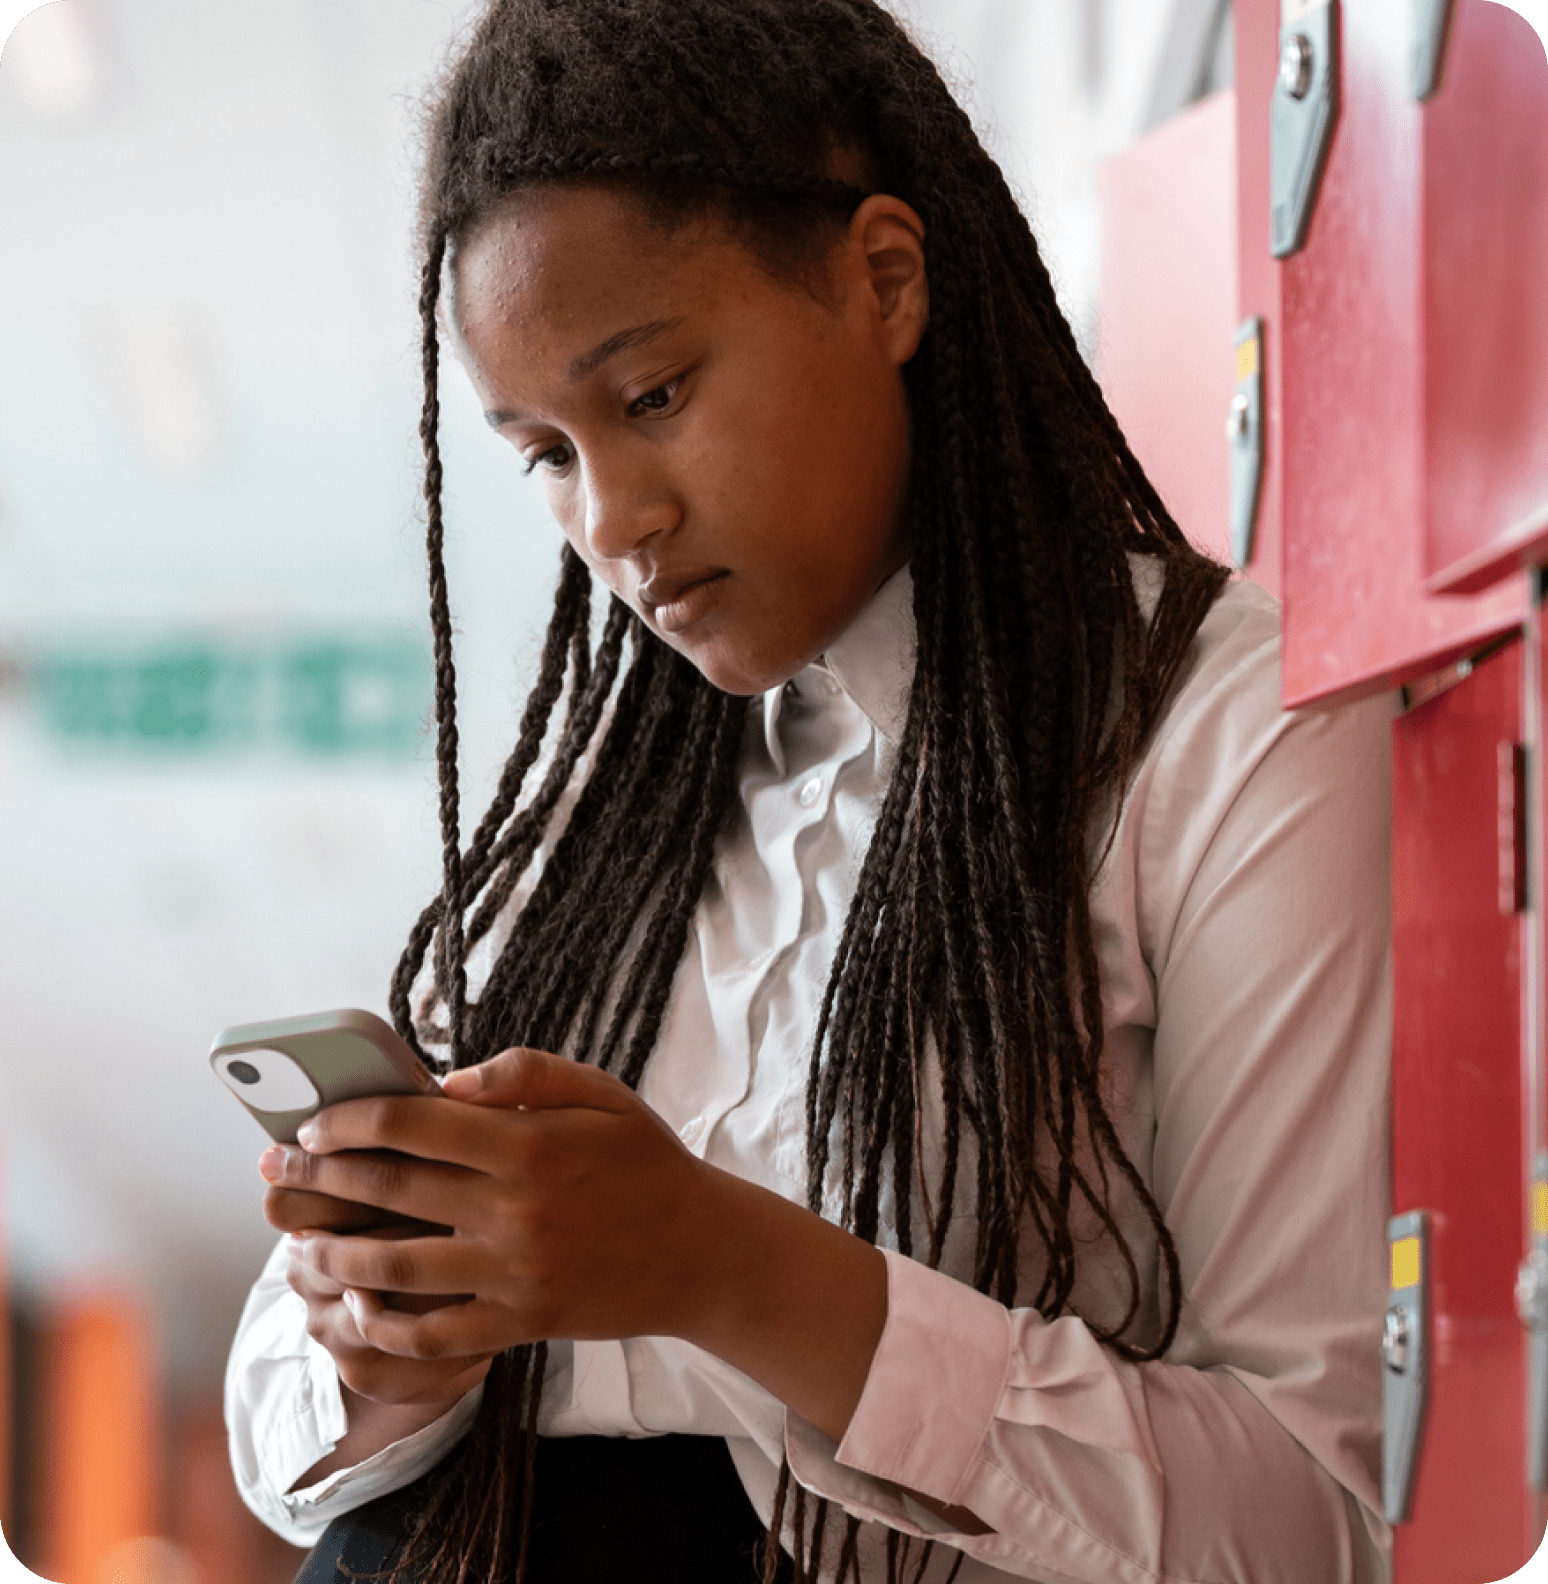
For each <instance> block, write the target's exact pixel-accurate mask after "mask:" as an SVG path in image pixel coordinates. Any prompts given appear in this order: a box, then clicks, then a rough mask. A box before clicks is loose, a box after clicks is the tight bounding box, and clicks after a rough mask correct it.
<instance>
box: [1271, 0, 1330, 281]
mask: <svg viewBox="0 0 1548 1584" xmlns="http://www.w3.org/2000/svg"><path fill="white" fill-rule="evenodd" d="M1337 10H1338V6H1337V0H1280V6H1279V77H1278V80H1277V81H1276V82H1275V84H1274V97H1273V101H1272V104H1271V106H1270V110H1269V229H1270V232H1271V238H1270V247H1271V250H1272V252H1273V254H1274V257H1275V258H1287V257H1289V255H1290V254H1292V253H1294V252H1295V251H1296V250H1297V249H1298V248H1299V247H1300V246H1301V244H1302V243H1303V242H1304V241H1305V240H1306V228H1307V226H1308V225H1309V224H1310V222H1311V213H1312V206H1313V205H1314V204H1315V202H1316V199H1317V186H1318V183H1319V182H1320V181H1321V180H1322V167H1323V166H1324V164H1326V162H1327V155H1328V143H1329V141H1330V140H1331V138H1332V135H1333V122H1334V119H1335V118H1336V116H1337V114H1338V60H1337V50H1338V14H1337Z"/></svg>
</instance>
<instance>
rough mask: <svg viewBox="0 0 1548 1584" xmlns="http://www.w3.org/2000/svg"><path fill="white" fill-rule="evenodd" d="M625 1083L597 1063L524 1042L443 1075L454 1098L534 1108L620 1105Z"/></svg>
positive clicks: (606, 1108) (445, 1091) (611, 1108)
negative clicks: (592, 1064)
mask: <svg viewBox="0 0 1548 1584" xmlns="http://www.w3.org/2000/svg"><path fill="white" fill-rule="evenodd" d="M620 1088H622V1086H621V1085H620V1084H619V1083H618V1080H617V1079H616V1078H613V1077H611V1076H609V1075H608V1074H607V1073H605V1072H601V1071H599V1070H598V1069H597V1068H595V1067H587V1066H585V1065H583V1064H582V1063H580V1062H573V1061H567V1060H566V1059H565V1058H564V1057H563V1056H553V1055H550V1054H549V1053H548V1052H547V1051H536V1050H524V1049H520V1048H518V1049H515V1050H507V1051H501V1052H500V1054H499V1055H498V1056H491V1057H490V1059H489V1060H488V1061H486V1062H480V1063H479V1064H478V1065H477V1066H476V1067H460V1068H458V1069H457V1071H456V1072H452V1073H448V1074H447V1075H446V1077H445V1078H443V1079H442V1080H441V1091H442V1093H443V1094H448V1095H450V1096H451V1097H452V1099H453V1100H469V1101H472V1102H473V1103H474V1104H476V1105H499V1106H516V1107H521V1108H523V1109H525V1110H529V1111H542V1110H549V1109H552V1108H554V1107H558V1106H591V1107H593V1108H596V1109H599V1110H604V1111H615V1110H617V1109H618V1093H617V1091H618V1090H619V1089H620ZM623 1092H624V1093H625V1094H627V1093H628V1091H627V1090H624V1091H623Z"/></svg>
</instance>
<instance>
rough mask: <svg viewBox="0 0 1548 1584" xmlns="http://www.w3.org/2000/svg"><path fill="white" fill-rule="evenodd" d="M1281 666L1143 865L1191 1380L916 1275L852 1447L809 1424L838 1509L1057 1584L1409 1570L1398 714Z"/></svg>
mask: <svg viewBox="0 0 1548 1584" xmlns="http://www.w3.org/2000/svg"><path fill="white" fill-rule="evenodd" d="M1265 669H1266V668H1265V666H1264V664H1263V662H1262V657H1261V655H1260V656H1258V658H1257V659H1255V660H1250V661H1249V662H1247V663H1245V666H1244V669H1241V670H1239V671H1238V672H1237V673H1236V674H1234V675H1226V674H1222V676H1221V677H1220V678H1218V682H1219V685H1218V686H1216V687H1214V688H1212V689H1211V690H1209V692H1208V696H1207V697H1206V698H1205V699H1204V700H1203V701H1202V702H1201V703H1199V705H1198V707H1197V708H1196V709H1193V710H1192V711H1191V713H1190V711H1188V710H1184V711H1183V714H1182V718H1181V719H1180V720H1177V721H1175V722H1174V723H1173V724H1174V726H1175V729H1173V730H1170V731H1169V733H1168V736H1167V738H1166V740H1165V741H1164V742H1162V743H1161V744H1160V745H1159V746H1158V747H1157V749H1156V750H1155V752H1154V753H1153V755H1152V759H1151V762H1150V764H1149V765H1148V766H1147V767H1146V769H1145V770H1144V772H1143V773H1142V775H1141V777H1140V778H1139V779H1138V780H1137V782H1136V787H1135V791H1134V794H1133V797H1134V800H1135V806H1134V807H1132V808H1131V810H1130V813H1131V815H1132V817H1133V818H1134V819H1135V820H1136V821H1137V822H1138V825H1137V828H1136V830H1135V832H1134V837H1133V841H1132V844H1131V845H1130V846H1129V847H1128V848H1127V849H1126V850H1125V854H1126V855H1120V856H1119V861H1120V862H1124V863H1128V864H1130V865H1131V866H1132V873H1133V877H1134V886H1135V890H1136V893H1137V895H1138V897H1139V901H1138V902H1137V903H1136V908H1135V919H1136V928H1137V932H1138V935H1139V938H1140V944H1141V946H1142V948H1143V951H1144V956H1145V960H1146V962H1147V964H1148V965H1149V967H1150V970H1151V972H1152V974H1153V975H1154V982H1155V1005H1156V1009H1157V1010H1156V1016H1155V1027H1154V1041H1153V1048H1152V1049H1153V1081H1154V1094H1155V1117H1156V1122H1155V1140H1154V1155H1153V1160H1152V1172H1151V1185H1152V1191H1153V1192H1154V1194H1155V1196H1156V1199H1157V1202H1158V1204H1159V1205H1160V1207H1161V1210H1162V1214H1163V1216H1164V1218H1165V1220H1166V1223H1167V1225H1168V1227H1169V1229H1170V1231H1171V1234H1172V1237H1173V1239H1174V1240H1175V1243H1176V1246H1177V1250H1178V1255H1179V1258H1180V1261H1181V1266H1182V1275H1183V1293H1184V1303H1183V1309H1182V1316H1181V1321H1180V1325H1179V1329H1178V1332H1177V1336H1176V1339H1175V1341H1174V1343H1173V1345H1172V1346H1171V1348H1170V1349H1169V1350H1168V1352H1167V1354H1166V1356H1165V1359H1164V1360H1163V1361H1159V1362H1154V1363H1133V1362H1129V1361H1126V1360H1124V1359H1123V1358H1121V1357H1120V1356H1119V1355H1117V1354H1116V1353H1114V1352H1113V1351H1112V1349H1110V1348H1108V1347H1106V1346H1104V1345H1103V1344H1101V1343H1099V1342H1098V1341H1097V1339H1096V1337H1095V1336H1094V1335H1093V1333H1092V1332H1091V1330H1090V1329H1088V1327H1087V1326H1086V1324H1085V1323H1084V1322H1083V1321H1081V1320H1080V1319H1078V1318H1075V1317H1073V1316H1065V1317H1061V1318H1058V1319H1055V1320H1053V1321H1046V1320H1044V1319H1043V1318H1042V1317H1041V1316H1040V1315H1039V1314H1037V1313H1036V1312H1035V1311H1034V1310H1030V1309H1006V1308H1005V1307H1003V1306H1002V1305H1000V1304H998V1303H996V1302H995V1301H993V1300H991V1299H989V1298H986V1297H984V1296H983V1295H981V1294H979V1293H977V1292H975V1291H974V1290H973V1289H972V1288H970V1287H968V1286H967V1285H965V1284H963V1283H961V1282H958V1281H955V1280H953V1279H951V1278H950V1277H948V1276H946V1275H943V1274H940V1273H938V1272H935V1271H931V1270H928V1269H926V1268H925V1267H923V1266H922V1265H919V1264H917V1263H915V1262H914V1261H911V1260H909V1259H906V1258H903V1257H902V1256H900V1255H897V1254H893V1253H889V1254H888V1256H887V1262H888V1316H887V1321H886V1325H885V1329H884V1331H883V1334H882V1338H881V1341H880V1344H879V1345H878V1348H877V1351H876V1355H875V1358H874V1360H873V1362H872V1366H871V1370H870V1374H869V1376H868V1378H867V1381H866V1384H865V1388H864V1392H863V1394H862V1396H861V1399H860V1403H859V1405H858V1407H857V1409H856V1412H855V1414H854V1417H853V1419H852V1420H851V1422H850V1425H849V1428H848V1431H847V1433H846V1435H845V1437H844V1440H843V1442H842V1444H840V1445H838V1446H835V1445H834V1444H833V1443H832V1442H831V1441H829V1440H827V1439H826V1438H825V1437H824V1436H822V1435H821V1433H820V1432H818V1431H817V1430H815V1429H814V1428H813V1427H812V1426H810V1425H808V1424H806V1423H805V1422H804V1421H801V1420H799V1419H798V1418H796V1417H795V1416H794V1415H789V1416H787V1420H786V1447H787V1451H788V1455H789V1457H790V1462H791V1468H792V1471H793V1473H794V1475H795V1477H796V1478H797V1479H798V1480H799V1481H800V1482H801V1483H802V1484H803V1485H805V1486H807V1487H808V1488H809V1489H811V1490H813V1491H815V1492H816V1493H818V1494H819V1495H823V1496H826V1497H828V1498H830V1499H832V1500H835V1501H837V1502H839V1503H840V1504H842V1506H843V1507H845V1508H846V1509H847V1510H848V1511H850V1512H851V1513H853V1514H855V1515H856V1516H859V1517H863V1518H868V1519H874V1520H877V1521H879V1522H881V1523H884V1524H886V1525H888V1526H890V1527H891V1528H894V1529H899V1530H902V1531H904V1532H906V1533H912V1534H919V1535H925V1536H928V1537H931V1538H934V1539H938V1540H942V1541H945V1542H946V1543H947V1544H949V1545H951V1546H953V1547H956V1548H958V1549H960V1550H962V1551H965V1552H967V1553H968V1554H969V1556H971V1557H973V1558H976V1559H978V1560H979V1561H980V1562H983V1563H987V1564H988V1565H989V1566H990V1567H992V1568H997V1569H1000V1570H1002V1571H1003V1572H1005V1573H1009V1574H1012V1575H1015V1576H1020V1577H1026V1578H1035V1579H1039V1580H1044V1581H1046V1584H1066V1581H1079V1584H1119V1581H1121V1584H1140V1581H1145V1584H1155V1581H1165V1584H1173V1581H1176V1584H1183V1581H1187V1584H1201V1581H1208V1584H1227V1581H1248V1580H1250V1581H1251V1584H1304V1581H1305V1580H1307V1579H1317V1580H1319V1581H1322V1584H1379V1581H1382V1580H1385V1579H1386V1578H1387V1577H1388V1573H1389V1566H1390V1564H1389V1548H1390V1535H1389V1532H1388V1530H1387V1528H1386V1525H1385V1524H1384V1523H1383V1521H1382V1519H1381V1518H1380V1516H1379V1512H1380V1497H1379V1476H1380V1431H1381V1379H1380V1353H1379V1333H1380V1317H1381V1312H1382V1305H1383V1300H1384V1291H1385V1287H1384V1283H1385V1276H1384V1274H1383V1270H1384V1266H1383V1255H1384V1236H1385V1221H1386V1215H1387V1198H1388V1186H1387V1183H1388V1179H1387V1130H1388V1103H1387V1102H1388V1084H1389V1071H1390V1064H1389V1053H1390V1036H1391V1010H1390V944H1389V943H1390V922H1389V920H1390V913H1389V908H1390V900H1389V897H1390V890H1389V888H1390V877H1389V867H1390V857H1389V854H1390V731H1389V723H1390V718H1391V714H1392V705H1391V701H1390V699H1377V700H1373V701H1367V702H1365V703H1361V704H1358V705H1354V706H1349V707H1347V708H1344V709H1341V710H1337V711H1333V712H1327V713H1310V712H1307V713H1303V714H1296V715H1286V714H1283V713H1281V712H1279V710H1278V699H1277V666H1274V667H1272V673H1273V674H1272V677H1271V679H1270V681H1271V682H1272V687H1271V688H1270V687H1269V686H1268V685H1267V684H1266V683H1265V680H1264V675H1263V673H1264V672H1265ZM1233 689H1234V690H1235V691H1234V692H1233ZM1244 694H1245V695H1246V696H1244ZM1254 694H1256V695H1258V697H1257V698H1256V702H1254V698H1253V696H1252V695H1254ZM1116 848H1117V844H1115V851H1116ZM915 1496H924V1497H927V1498H930V1499H931V1501H932V1502H933V1503H935V1504H937V1505H941V1506H945V1507H962V1508H966V1509H968V1510H969V1511H970V1512H971V1513H972V1514H974V1515H975V1516H976V1517H977V1518H978V1519H979V1520H981V1521H982V1523H983V1524H984V1525H986V1526H987V1528H988V1530H989V1532H988V1533H987V1534H977V1535H974V1534H967V1533H961V1532H957V1531H956V1530H955V1529H954V1528H953V1526H952V1525H951V1524H950V1523H948V1522H947V1521H945V1520H944V1519H941V1518H937V1517H935V1516H933V1512H932V1511H931V1510H929V1509H927V1508H926V1507H925V1506H924V1505H923V1504H921V1503H920V1502H919V1501H917V1500H915V1499H914V1497H915ZM970 1571H971V1569H970Z"/></svg>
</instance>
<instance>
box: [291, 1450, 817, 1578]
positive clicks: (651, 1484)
mask: <svg viewBox="0 0 1548 1584" xmlns="http://www.w3.org/2000/svg"><path fill="white" fill-rule="evenodd" d="M415 1493H416V1487H415V1486H412V1485H411V1486H409V1487H408V1489H407V1490H405V1491H400V1492H395V1493H394V1494H393V1495H391V1496H385V1497H383V1498H381V1499H380V1500H379V1501H374V1502H371V1503H370V1504H368V1505H367V1506H365V1507H362V1508H360V1509H359V1510H358V1511H356V1512H352V1513H348V1514H346V1515H345V1516H344V1517H342V1518H336V1519H335V1520H334V1521H333V1522H332V1523H331V1524H329V1525H328V1528H327V1531H326V1532H325V1533H324V1535H323V1537H322V1539H321V1540H319V1541H318V1542H317V1545H316V1547H315V1548H314V1549H313V1551H312V1553H311V1555H310V1556H308V1557H307V1559H306V1562H305V1564H304V1565H303V1566H302V1569H301V1571H300V1572H299V1573H298V1574H297V1575H296V1584H335V1581H338V1584H344V1581H345V1580H347V1579H348V1578H349V1574H348V1573H345V1572H342V1571H341V1570H340V1563H341V1562H342V1563H344V1564H345V1565H346V1566H348V1567H349V1568H350V1569H352V1570H353V1571H354V1572H355V1573H357V1574H371V1573H375V1572H377V1571H378V1570H380V1569H381V1568H383V1567H384V1566H386V1564H387V1562H388V1560H389V1559H390V1558H391V1556H392V1554H393V1552H394V1551H395V1550H396V1549H397V1545H398V1542H399V1540H400V1539H401V1538H402V1537H403V1533H404V1518H405V1514H406V1513H407V1512H409V1511H410V1510H411V1509H412V1505H413V1502H414V1499H415ZM762 1539H763V1525H762V1524H761V1523H760V1522H759V1521H758V1515H757V1513H755V1512H754V1511H753V1508H752V1503H751V1502H749V1501H748V1500H747V1496H746V1494H745V1492H744V1491H743V1490H742V1482H741V1480H739V1479H738V1478H737V1474H736V1469H735V1466H734V1465H733V1464H732V1462H731V1454H730V1453H729V1452H728V1451H727V1450H726V1444H725V1442H724V1441H722V1440H721V1439H720V1437H719V1436H688V1435H672V1436H656V1437H652V1438H651V1439H649V1440H644V1441H626V1440H623V1439H615V1438H613V1437H611V1436H574V1437H554V1438H548V1437H545V1438H543V1439H541V1440H540V1441H539V1442H538V1451H537V1476H536V1482H535V1484H534V1486H533V1497H532V1535H531V1540H530V1541H529V1549H528V1554H527V1584H757V1581H758V1580H759V1579H760V1578H761V1577H762V1573H761V1570H760V1564H759V1560H758V1559H759V1557H760V1555H761V1553H762V1545H761V1542H762ZM781 1560H782V1561H785V1560H787V1559H781ZM781 1576H782V1577H784V1576H785V1571H784V1569H783V1568H782V1569H781ZM478 1584H504V1581H497V1580H479V1581H478Z"/></svg>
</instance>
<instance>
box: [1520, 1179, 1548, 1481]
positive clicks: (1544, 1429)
mask: <svg viewBox="0 0 1548 1584" xmlns="http://www.w3.org/2000/svg"><path fill="white" fill-rule="evenodd" d="M1516 1313H1517V1314H1518V1315H1520V1317H1521V1323H1522V1325H1524V1326H1525V1327H1526V1328H1527V1330H1528V1331H1529V1332H1530V1333H1531V1336H1532V1342H1531V1347H1530V1349H1529V1350H1528V1358H1527V1483H1528V1485H1529V1486H1530V1487H1531V1488H1532V1489H1533V1490H1536V1491H1540V1490H1545V1489H1548V1154H1539V1155H1538V1157H1537V1160H1536V1163H1535V1165H1534V1167H1533V1171H1532V1247H1531V1250H1530V1252H1529V1253H1528V1254H1527V1257H1526V1258H1525V1259H1524V1260H1522V1262H1521V1264H1520V1267H1519V1268H1518V1269H1517V1271H1516Z"/></svg>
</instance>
